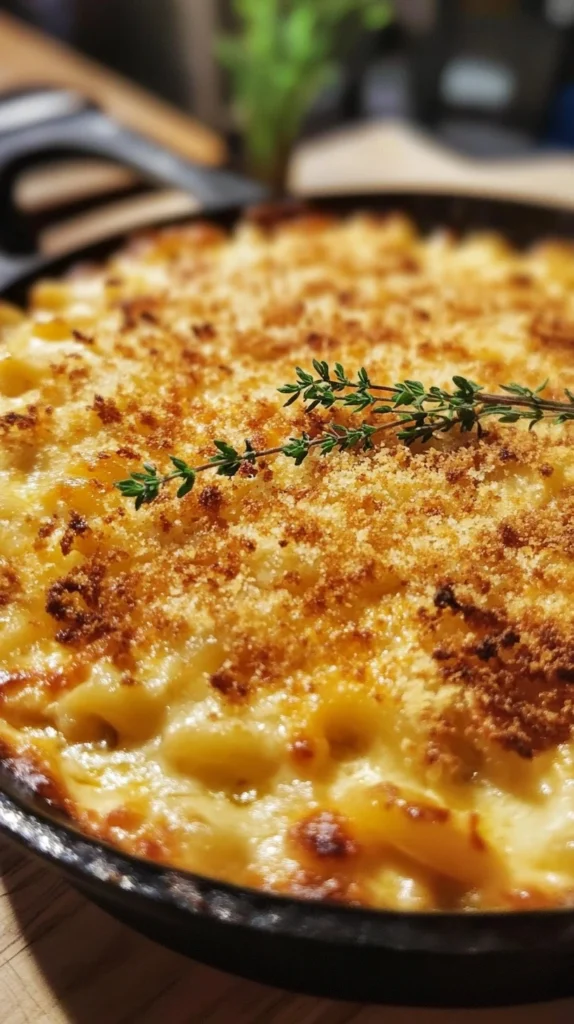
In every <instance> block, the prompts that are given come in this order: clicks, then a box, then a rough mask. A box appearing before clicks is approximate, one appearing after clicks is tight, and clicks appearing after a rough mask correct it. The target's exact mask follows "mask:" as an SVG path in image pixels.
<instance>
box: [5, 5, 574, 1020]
mask: <svg viewBox="0 0 574 1024" xmlns="http://www.w3.org/2000/svg"><path fill="white" fill-rule="evenodd" d="M39 81H42V82H46V81H52V82H58V83H64V84H72V85H75V86H76V87H80V88H83V89H84V90H86V91H88V92H89V93H90V94H91V95H93V96H95V98H96V99H98V100H100V102H104V103H105V105H106V106H108V107H109V108H110V109H111V110H112V111H113V112H114V113H115V114H116V115H117V116H118V117H122V118H123V119H124V120H125V121H126V122H128V123H130V125H132V126H133V127H136V128H138V129H139V130H141V131H148V132H150V133H151V134H154V135H155V136H156V137H157V138H159V139H160V140H161V141H162V142H164V143H165V144H167V145H171V146H173V147H174V148H176V149H179V150H180V151H181V152H183V153H184V154H186V155H187V156H188V157H190V158H193V159H198V160H204V161H206V162H217V161H218V160H219V159H221V157H222V155H223V146H222V144H221V143H220V141H219V140H218V139H217V138H216V137H215V136H214V135H212V134H211V133H210V132H208V131H207V130H206V129H204V128H202V127H200V126H198V125H196V124H194V123H193V122H192V121H191V120H190V119H188V118H186V117H184V116H183V115H181V114H178V113H176V112H175V111H172V110H171V109H170V108H168V107H166V106H165V105H164V104H162V103H160V102H159V101H157V100H154V99H152V98H151V97H148V96H146V95H145V94H144V93H142V92H141V90H139V89H136V88H135V87H133V86H131V85H127V84H126V83H125V82H122V81H121V80H120V79H118V78H117V77H116V76H114V75H112V74H110V73H108V72H107V71H103V70H102V69H101V68H98V67H97V66H95V65H93V64H90V63H89V62H87V61H84V60H83V59H81V58H79V57H78V56H77V55H73V54H70V53H69V52H68V51H66V50H64V49H63V48H61V47H59V46H56V45H55V44H51V43H47V42H45V41H44V40H42V39H40V38H39V37H38V36H37V35H36V34H34V33H31V32H30V31H29V30H28V29H24V28H22V27H20V26H19V25H17V24H16V23H15V22H13V21H10V20H9V19H7V18H5V17H4V16H0V89H2V88H8V87H14V86H16V85H24V84H29V83H30V82H39ZM405 181H407V182H409V183H410V184H411V185H412V186H413V187H414V186H416V185H422V184H426V185H428V184H429V183H432V184H433V185H434V186H435V187H437V186H438V187H440V186H442V187H447V188H457V187H464V188H473V187H475V188H480V189H481V190H488V191H502V192H506V193H508V192H510V193H512V194H517V193H521V194H525V195H531V196H533V197H537V198H540V197H544V196H545V197H549V198H550V199H555V200H562V201H564V202H571V203H572V205H574V161H573V160H572V159H571V158H570V157H560V158H558V159H553V160H545V161H543V162H539V161H538V162H536V166H534V165H532V164H530V165H529V166H528V165H527V166H525V165H521V166H520V167H517V166H516V165H512V166H509V165H498V166H496V167H495V166H492V165H490V166H488V165H483V166H482V167H479V168H477V167H476V165H473V164H470V163H468V162H467V161H464V160H461V159H460V158H458V157H453V156H452V154H448V153H445V152H444V151H442V150H440V148H438V147H436V146H435V145H434V144H432V143H429V141H428V140H426V139H425V138H424V137H420V136H418V135H417V134H416V133H414V132H413V131H412V129H410V128H407V127H405V126H403V125H386V126H374V127H373V126H366V127H365V126H364V127H360V128H358V129H356V130H354V131H353V132H352V133H350V134H349V133H347V134H345V135H342V134H339V135H335V136H332V137H330V138H327V139H325V140H322V141H321V142H319V143H315V144H314V145H312V146H309V145H306V146H304V147H302V148H301V150H300V151H299V153H298V155H297V157H296V159H295V161H294V164H293V168H292V184H293V186H294V187H295V188H297V189H299V190H302V191H304V190H305V189H308V188H319V187H323V188H326V189H330V190H334V191H339V190H341V189H343V188H345V187H346V188H349V187H356V188H360V187H374V186H381V185H385V184H386V185H387V186H389V187H393V186H397V185H401V184H403V183H404V182H405ZM572 1021H574V1000H569V1001H566V1002H560V1003H554V1004H552V1005H551V1006H545V1007H543V1006H541V1007H528V1008H521V1009H507V1010H477V1011H463V1010H452V1011H441V1010H431V1011H426V1010H410V1009H389V1010H383V1009H380V1008H377V1007H367V1006H358V1005H352V1004H346V1003H334V1002H329V1001H326V1000H317V999H311V998H307V997H302V996H301V997H298V996H294V995H289V994H287V993H284V992H280V991H278V990H275V989H271V988H265V987H263V986H261V985H257V984H254V983H252V982H246V981H241V980H238V979H237V978H234V977H232V976H230V975H226V974H221V973H219V972H217V971H214V970H211V969H209V968H206V967H202V966H201V965H199V964H196V963H193V962H191V961H189V960H186V959H184V958H183V957H180V956H177V955H175V954H173V953H169V952H167V951H166V950H164V949H162V948H161V947H160V946H156V945H154V944H153V943H152V942H149V941H148V940H146V939H143V938H141V937H140V936H138V935H136V934H135V933H134V932H132V931H131V930H130V929H128V928H125V927H124V926H122V925H120V924H118V923H116V922H115V921H114V920H113V919H112V918H110V917H108V916H107V915H106V914H105V913H103V912H102V911H101V910H99V909H97V908H96V907H94V906H92V905H91V904H90V903H88V902H87V901H86V900H85V899H84V898H83V897H81V896H79V895H78V894H77V893H76V892H75V891H74V890H73V889H71V888H70V886H68V885H67V884H66V883H65V882H63V881H62V880H61V879H60V878H59V876H58V875H57V874H56V873H55V872H54V871H52V870H51V869H49V868H47V867H46V866H45V865H44V864H42V863H40V862H39V861H36V860H33V859H32V858H30V857H28V856H27V855H25V854H24V853H22V852H21V851H20V850H19V849H18V848H16V847H14V846H12V845H11V844H9V843H7V842H5V841H3V840H0V1024H64V1022H75V1024H130V1022H133V1024H376V1022H381V1024H383V1022H384V1024H463V1022H464V1024H572Z"/></svg>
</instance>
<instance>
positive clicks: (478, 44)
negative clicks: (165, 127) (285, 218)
mask: <svg viewBox="0 0 574 1024" xmlns="http://www.w3.org/2000/svg"><path fill="white" fill-rule="evenodd" d="M0 9H5V10H6V11H8V12H10V13H12V14H15V15H17V16H18V17H20V18H22V19H24V20H26V21H28V22H30V23H32V24H33V25H35V26H36V27H39V28H41V29H42V30H44V31H45V32H47V33H50V34H52V35H54V36H56V37H59V38H60V39H62V40H65V41H66V42H67V43H69V44H71V45H73V46H74V47H76V48H78V49H79V50H80V51H82V52H84V53H85V54H87V55H89V56H91V57H93V58H96V59H97V60H98V61H100V62H102V63H103V64H105V65H107V66H108V67H110V68H113V69H115V70H117V71H119V72H121V73H122V74H124V75H125V76H127V77H129V78H131V79H132V80H134V81H136V82H138V83H140V84H141V85H143V86H145V87H146V88H147V89H149V90H151V91H153V92H155V93H156V94H158V95H159V96H161V97H163V98H164V99H166V100H168V101H170V102H171V103H173V104H175V105H176V106H178V107H179V108H181V109H182V110H185V111H187V112H189V113H192V114H194V115H195V116H196V117H197V118H199V119H200V120H202V121H204V122H205V123H207V124H209V125H211V126H212V127H213V128H215V129H217V130H218V131H219V132H221V133H223V134H224V135H225V136H226V137H227V139H228V140H229V142H230V143H231V147H232V152H234V153H235V154H237V153H238V151H239V153H240V154H241V153H243V154H244V153H245V148H246V143H245V136H246V134H247V136H248V138H247V150H248V151H249V149H251V150H253V151H255V152H251V155H250V158H251V163H255V164H257V163H259V164H260V167H259V170H260V171H262V172H264V173H268V174H269V173H273V171H272V169H269V168H268V167H266V162H268V161H269V159H270V155H269V152H266V150H269V151H270V150H271V148H275V150H276V148H277V144H278V143H279V144H280V145H281V144H282V143H283V142H284V144H285V145H286V146H287V145H289V144H290V142H291V140H292V137H293V136H295V135H299V134H304V135H306V136H309V135H313V134H315V133H321V132H324V131H325V130H327V129H329V128H332V127H333V126H337V125H341V124H349V123H352V122H357V121H365V120H369V119H383V118H389V117H393V118H404V119H407V120H409V121H411V122H414V123H416V124H419V125H420V126H422V127H423V128H424V129H426V130H427V131H429V132H431V133H433V134H434V135H435V136H436V137H437V138H438V139H441V140H444V141H446V142H447V143H448V144H449V145H451V146H453V147H454V148H455V149H457V150H459V151H460V152H462V153H465V154H471V155H473V156H479V157H480V156H495V157H496V156H509V155H512V154H524V153H528V152H531V151H534V150H536V149H540V148H541V147H543V148H548V147H552V148H554V149H555V148H557V147H561V148H574V0H460V2H457V0H394V2H391V0H389V2H386V0H366V2H365V0H354V2H353V0H161V2H158V0H0ZM277 12H280V17H279V18H277ZM273 22H275V24H273ZM233 32H235V33H238V36H236V46H237V44H238V46H239V49H238V50H237V52H235V53H234V52H232V45H230V41H229V39H228V40H227V43H225V42H221V36H222V34H225V33H228V34H229V33H233ZM282 34H283V36H285V37H286V38H283V39H282V40H279V39H278V36H281V35H282ZM322 40H325V46H323V45H322ZM280 51H281V52H280ZM246 65H249V67H247V66H246ZM290 72H291V75H290ZM274 77H277V78H279V79H280V83H279V84H278V85H277V86H275V91H276V92H277V91H278V90H279V91H280V90H282V92H283V96H282V97H281V96H275V97H273V96H270V95H267V94H268V92H269V91H271V92H272V91H273V89H271V90H270V86H269V83H270V82H271V81H272V80H273V78H274ZM294 79H297V80H298V83H299V86H300V85H301V79H303V80H304V88H303V89H301V88H299V91H298V90H297V87H296V85H295V81H294ZM262 81H265V82H266V83H267V85H266V86H265V87H261V85H260V83H261V82H262ZM262 94H263V95H262ZM285 102H286V103H287V106H286V107H285V105H282V104H284V103H285ZM294 107H295V108H296V109H293V108H294ZM286 109H287V110H288V111H289V117H287V116H286V113H285V111H286ZM266 119H267V121H268V122H269V123H268V124H264V123H263V122H264V121H265V120H266ZM280 120H283V121H286V120H289V121H290V123H289V125H287V124H283V125H280V124H279V123H277V122H278V121H280ZM254 122H255V124H254ZM282 132H283V135H285V139H282V137H281V136H282ZM257 133H259V136H260V138H259V139H257V140H253V139H252V138H251V139H250V137H249V136H250V134H251V135H253V134H257ZM266 133H267V134H268V135H269V136H272V141H271V138H269V139H265V138H263V136H265V134H266ZM257 150H258V151H259V152H256V151H257ZM277 173H278V172H277Z"/></svg>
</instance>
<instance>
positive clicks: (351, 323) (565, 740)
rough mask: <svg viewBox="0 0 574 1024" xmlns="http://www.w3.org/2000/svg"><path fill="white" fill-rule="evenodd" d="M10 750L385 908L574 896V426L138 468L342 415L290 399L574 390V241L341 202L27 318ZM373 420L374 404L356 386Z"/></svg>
mask: <svg viewBox="0 0 574 1024" xmlns="http://www.w3.org/2000/svg"><path fill="white" fill-rule="evenodd" d="M0 321H1V322H2V323H3V324H4V329H3V338H2V342H1V343H0V622H1V628H0V739H1V741H2V749H3V752H4V755H5V760H6V761H7V762H8V763H9V764H10V765H11V766H12V768H13V769H14V770H15V771H17V772H18V773H19V774H20V777H22V778H25V779H27V780H28V781H29V782H30V784H31V785H33V786H35V788H36V789H37V790H38V791H39V792H41V793H42V794H44V795H45V796H46V797H47V798H49V799H51V800H53V801H56V802H58V803H59V804H60V805H62V806H64V807H65V808H66V809H67V811H68V812H69V813H70V815H72V817H74V818H75V819H76V820H77V821H78V822H79V823H80V825H81V827H82V828H83V829H85V830H86V831H89V832H91V833H92V834H95V835H98V836H100V837H104V838H106V839H108V840H110V841H111V842H113V843H115V844H117V845H119V846H121V847H122V848H124V849H126V850H129V851H131V852H133V853H136V854H139V855H141V856H144V857H149V858H153V859H155V860H158V861H161V862H164V863H168V864H172V865H175V866H177V867H184V868H188V869H190V870H194V871H199V872H203V873H206V874H209V875H213V876H217V877H221V878H225V879H228V880H231V881H233V882H237V883H240V884H248V885H253V886H256V887H262V888H266V889H269V890H273V891H277V892H288V893H291V894H294V895H297V896H302V897H306V898H311V899H318V898H325V899H336V900H342V901H346V902H354V903H359V904H365V905H370V906H377V907H398V908H403V909H428V908H440V909H447V908H461V909H466V908H477V907H495V906H496V907H532V906H543V905H557V904H565V903H569V902H571V900H572V894H573V893H574V768H573V754H574V744H573V740H572V728H573V725H574V427H573V426H572V425H571V424H566V425H564V426H553V425H547V424H542V425H540V426H539V427H538V428H537V430H536V431H533V432H530V433H529V432H528V431H527V429H526V427H525V425H523V424H517V425H512V426H509V425H500V424H497V423H495V422H494V421H488V430H487V432H486V433H485V435H484V436H483V437H482V438H480V439H479V438H478V437H477V436H476V434H468V435H462V436H461V435H460V434H459V433H458V432H457V431H453V432H451V433H450V434H447V435H445V436H444V437H441V439H440V440H437V441H431V442H430V443H429V444H428V445H426V446H421V445H419V444H416V445H414V446H413V447H412V448H411V449H409V448H407V447H405V446H404V445H402V444H401V442H400V441H399V440H397V439H396V438H394V437H392V436H391V435H390V434H381V435H377V437H376V438H375V447H374V450H373V451H367V452H357V451H347V452H340V451H336V452H333V453H332V454H331V455H329V456H328V457H322V456H321V455H320V454H318V453H317V451H314V452H312V453H311V454H310V456H309V458H308V459H307V460H306V462H305V463H304V464H303V465H302V466H300V467H297V466H295V465H294V463H293V461H292V460H288V459H286V458H284V457H281V456H278V457H276V458H269V459H265V460H263V461H261V462H259V463H258V464H257V465H256V466H251V465H245V466H244V467H243V469H242V470H241V472H240V473H239V474H238V475H237V476H236V477H235V478H234V479H231V480H229V479H223V478H221V477H217V476H216V475H215V474H214V473H205V474H202V476H201V477H198V481H197V484H196V487H195V489H194V490H193V492H192V493H190V494H188V495H187V496H186V497H184V498H182V499H178V498H177V497H176V496H175V490H176V488H175V487H174V488H169V487H166V488H165V489H163V490H162V492H161V494H160V496H159V498H158V499H157V501H155V502H154V503H153V504H150V505H144V506H143V507H142V508H141V509H140V510H139V511H136V510H135V509H134V507H133V502H128V501H126V500H125V499H124V498H123V497H122V496H121V495H120V493H119V492H118V490H117V489H115V488H114V486H113V484H114V482H116V481H118V480H120V479H122V478H124V477H126V476H128V475H129V473H131V472H133V471H137V470H139V469H140V468H141V464H142V462H145V461H147V462H153V463H154V464H155V465H157V467H158V468H159V469H160V471H161V472H167V471H168V470H169V468H170V463H169V456H170V455H172V454H175V455H178V456H179V457H181V458H183V459H185V460H186V461H187V462H189V463H190V464H191V465H195V464H198V463H200V462H204V461H205V460H206V459H207V458H209V456H210V455H211V454H212V452H213V442H214V440H215V439H217V438H224V439H226V440H227V441H230V442H231V443H233V444H236V445H237V446H242V445H243V442H244V439H245V438H249V439H250V440H251V442H252V443H253V444H254V445H255V446H256V447H258V448H267V447H273V446H276V445H280V444H282V443H283V442H284V441H285V440H286V439H287V438H288V437H289V436H293V435H296V434H300V433H301V432H302V431H308V432H309V433H310V434H311V436H316V435H317V434H318V433H320V432H321V430H322V428H323V426H324V425H325V424H326V423H329V422H331V421H332V419H333V414H332V413H329V412H327V411H321V410H315V411H314V412H312V413H311V414H306V413H305V411H304V409H303V407H302V406H301V405H298V404H294V405H292V406H290V407H289V408H287V409H286V408H284V407H283V398H282V396H281V395H279V394H278V393H277V388H278V387H279V386H280V385H282V384H284V383H287V382H289V381H292V380H293V378H294V368H295V366H297V365H300V366H303V367H305V368H307V367H309V366H310V364H311V362H312V360H313V358H320V359H326V360H328V361H329V362H331V363H334V362H336V361H339V362H341V363H342V364H343V365H344V366H345V368H347V369H349V370H350V371H353V372H356V370H358V368H359V367H361V366H365V367H366V368H367V370H368V372H369V375H370V377H371V379H372V380H373V381H376V382H379V383H386V384H392V383H394V382H395V381H398V380H403V379H407V378H415V379H418V380H422V381H423V382H424V383H425V384H426V385H427V386H431V385H439V386H441V387H448V386H449V385H450V386H451V387H452V384H451V378H452V376H453V374H462V375H464V376H465V377H468V378H470V379H473V380H475V381H478V382H479V383H481V384H483V385H485V386H486V388H487V390H488V391H497V390H498V389H499V387H500V385H501V384H506V383H509V382H511V381H519V382H520V383H521V384H524V385H527V386H529V387H535V386H538V385H539V384H541V383H542V381H543V380H544V379H545V378H547V377H548V378H549V379H550V385H549V392H548V393H549V396H550V397H555V398H559V397H561V394H562V390H563V388H565V387H570V388H573V387H574V363H573V362H572V361H571V357H572V354H573V353H574V247H572V246H567V245H565V244H563V243H550V242H548V243H545V244H540V245H538V246H537V247H535V248H533V249H532V250H531V251H529V252H527V253H521V252H517V251H515V250H513V249H512V248H511V247H510V246H509V245H507V244H506V243H505V242H504V240H503V239H502V238H500V237H498V236H496V235H487V234H476V235H469V236H468V237H466V238H464V239H462V240H458V239H456V238H454V237H453V236H451V235H450V234H448V233H446V232H443V231H440V232H436V233H435V234H433V235H431V236H430V237H428V238H421V237H419V236H418V234H417V232H416V230H415V228H414V226H413V225H412V224H411V223H410V222H408V221H407V220H406V219H404V218H403V217H402V216H399V215H396V216H390V217H389V216H387V217H384V218H382V217H375V216H372V215H367V214H365V215H357V216H354V217H352V218H349V219H336V218H330V217H327V216H325V215H318V214H308V215H306V216H299V217H297V218H295V219H293V220H291V221H284V222H277V223H274V222H273V221H272V220H270V221H268V222H264V223H258V222H255V221H251V222H250V221H245V222H244V223H242V224H240V225H239V226H238V227H237V228H236V229H235V231H234V233H233V234H232V235H231V236H229V235H227V234H226V233H224V232H223V231H222V230H220V229H219V228H218V227H216V226H214V225H211V224H207V223H205V224H203V223H195V224H190V225H189V226H185V227H180V228H174V229H170V230H163V231H159V232H156V233H155V234H151V235H149V236H147V237H143V238H140V239H138V240H137V241H134V242H133V243H132V244H130V245H129V246H128V247H127V248H126V249H125V250H124V251H122V252H120V253H118V254H117V255H115V256H114V257H113V258H112V259H110V260H109V261H108V263H107V264H106V265H105V266H104V267H91V266H85V267H78V268H77V269H76V270H75V271H74V273H73V274H71V275H69V276H68V278H66V279H65V280H61V281H41V282H39V283H38V284H37V285H36V286H35V288H34V289H33V293H32V296H31V302H30V311H29V313H27V314H26V315H23V314H19V312H18V311H17V310H15V309H14V308H13V307H9V306H7V305H4V306H2V307H1V309H0ZM335 415H336V418H338V420H339V422H341V423H343V424H349V425H350V424H351V423H352V422H354V421H356V420H357V417H356V416H355V417H354V418H353V416H352V415H351V413H350V411H349V410H342V411H341V410H339V411H338V412H337V413H336V414H335Z"/></svg>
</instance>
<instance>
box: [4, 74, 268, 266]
mask: <svg viewBox="0 0 574 1024" xmlns="http://www.w3.org/2000/svg"><path fill="white" fill-rule="evenodd" d="M78 154H83V155H85V154H89V155H91V156H98V157H103V158H108V159H110V160H113V161H115V162H117V163H120V164H122V165H124V166H127V167H129V168H131V169H133V170H135V171H138V172H139V173H140V174H141V175H143V176H144V177H145V178H147V179H148V180H150V181H152V182H153V183H154V184H159V185H164V186H165V185H167V186H169V187H171V188H178V189H181V190H183V191H185V192H189V193H191V194H192V195H193V197H194V198H195V199H196V200H197V201H198V202H199V203H200V205H201V206H202V207H204V208H206V209H207V210H215V209H218V208H221V207H223V206H234V205H242V204H250V203H258V202H261V201H262V200H264V199H265V198H266V191H265V189H264V187H263V186H261V185H259V184H258V183H256V182H252V181H249V180H248V179H246V178H242V177H240V176H239V175H237V174H234V173H232V172H230V171H223V170H213V169H212V168H207V167H202V166H200V165H197V164H192V163H189V162H187V161H186V160H183V159H181V158H180V157H177V156H175V155H174V154H172V153H170V152H169V151H168V150H165V149H163V148H162V147H161V146H159V145H158V144H157V143H154V142H152V141H150V140H148V139H146V138H144V136H142V135H138V134H137V133H136V132H132V131H130V130H129V129H127V128H124V127H122V125H120V124H118V123H117V122H116V121H114V120H112V118H110V117H108V116H107V115H106V114H105V113H103V111H101V110H99V109H98V107H96V106H94V105H93V104H91V103H90V102H89V101H86V99H85V98H83V97H82V96H80V95H79V94H78V93H75V92H73V91H70V90H67V89H52V88H49V89H30V90H25V91H24V92H17V93H10V94H8V95H7V96H4V97H2V98H0V280H1V282H2V283H5V282H6V281H7V280H9V279H10V278H13V277H15V276H18V275H19V274H22V273H25V272H27V271H30V270H33V269H35V267H36V266H38V265H39V264H40V263H41V257H39V256H38V255H37V254H36V253H35V250H36V236H35V232H34V230H33V229H32V228H31V226H30V224H29V223H28V222H27V221H26V218H25V217H24V216H23V215H22V214H21V212H20V211H19V210H18V208H17V207H16V205H15V203H14V197H13V191H14V185H15V181H16V178H17V176H18V175H19V174H20V173H21V172H22V170H24V169H25V168H27V167H30V166H32V165H33V164H34V163H37V162H41V161H45V160H46V159H51V158H52V159H53V158H55V157H61V156H72V155H75V156H77V155H78Z"/></svg>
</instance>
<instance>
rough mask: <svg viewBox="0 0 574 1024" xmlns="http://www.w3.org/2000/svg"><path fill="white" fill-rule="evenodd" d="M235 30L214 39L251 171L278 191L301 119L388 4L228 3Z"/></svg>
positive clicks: (387, 12) (325, 0)
mask: <svg viewBox="0 0 574 1024" xmlns="http://www.w3.org/2000/svg"><path fill="white" fill-rule="evenodd" d="M233 10H234V12H235V15H236V17H237V21H238V30H237V33H236V34H234V35H228V36H225V37H223V38H222V39H220V40H219V44H218V53H219V57H220V59H221V61H222V63H223V64H224V66H225V67H226V68H227V70H228V71H229V73H230V76H231V84H232V91H233V100H234V105H235V109H236V112H237V116H238V120H239V125H240V128H241V131H242V133H243V140H244V147H245V156H246V162H247V164H248V168H249V170H250V171H251V172H253V173H255V174H256V175H258V176H259V177H261V178H263V179H264V180H266V181H267V182H269V183H270V184H272V185H273V186H275V187H276V188H278V189H279V188H280V187H281V185H282V184H283V175H284V171H285V167H286V162H287V158H288V155H289V151H290V149H291V146H292V145H293V142H294V141H295V139H296V137H297V134H298V132H299V129H300V127H301V123H302V121H303V118H304V116H305V114H306V112H307V110H308V109H309V106H310V104H311V103H312V102H313V100H314V99H315V97H316V95H317V93H318V92H319V90H320V89H321V88H322V87H323V86H324V85H325V84H326V83H327V82H328V81H329V80H330V79H332V78H333V76H334V75H335V73H336V67H337V65H336V59H337V57H338V56H340V55H341V53H342V52H343V50H344V49H345V48H346V47H348V46H349V45H350V44H351V43H352V41H353V39H354V37H355V36H356V34H357V33H358V31H360V30H361V29H363V30H367V31H371V30H375V29H378V28H382V27H383V26H384V25H385V24H386V23H387V22H388V21H389V20H390V17H391V5H390V3H389V2H388V0H233Z"/></svg>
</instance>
